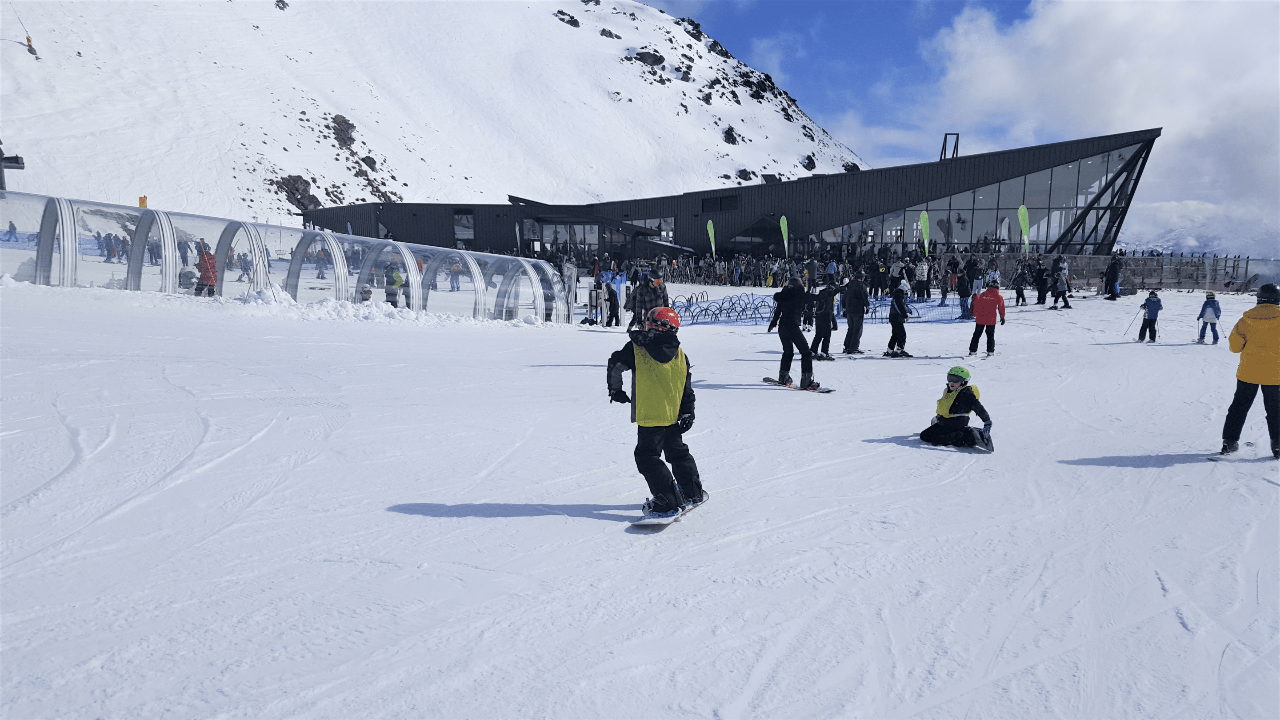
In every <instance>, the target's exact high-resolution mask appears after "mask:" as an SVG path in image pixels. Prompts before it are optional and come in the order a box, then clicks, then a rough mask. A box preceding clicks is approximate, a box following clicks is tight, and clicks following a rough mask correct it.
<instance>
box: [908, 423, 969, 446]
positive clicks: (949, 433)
mask: <svg viewBox="0 0 1280 720" xmlns="http://www.w3.org/2000/svg"><path fill="white" fill-rule="evenodd" d="M920 439H921V440H922V441H924V442H927V443H929V444H930V445H951V446H953V447H973V446H974V444H975V443H974V440H973V431H972V430H970V429H969V416H968V415H957V416H955V417H949V418H942V419H941V420H939V421H938V422H936V423H934V424H932V425H930V426H929V427H927V428H925V429H924V430H921V431H920Z"/></svg>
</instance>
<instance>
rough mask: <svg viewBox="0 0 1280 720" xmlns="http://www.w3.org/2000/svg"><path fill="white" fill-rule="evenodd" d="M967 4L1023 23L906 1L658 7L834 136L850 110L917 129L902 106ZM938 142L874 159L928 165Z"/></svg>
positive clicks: (997, 5)
mask: <svg viewBox="0 0 1280 720" xmlns="http://www.w3.org/2000/svg"><path fill="white" fill-rule="evenodd" d="M660 5H661V4H660ZM967 6H980V7H982V8H984V9H986V10H988V11H990V12H991V13H993V14H994V15H995V16H996V17H997V18H999V20H1000V21H1001V22H1004V23H1011V22H1013V21H1015V20H1018V19H1023V18H1025V17H1026V10H1027V3H1025V2H983V3H964V2H923V1H913V0H903V1H899V2H893V1H879V2H852V1H849V0H741V1H735V0H720V1H718V2H704V3H678V2H677V3H667V4H666V7H665V9H666V10H667V11H668V12H678V11H681V10H684V11H689V12H696V15H695V16H694V19H696V20H698V21H699V22H700V23H702V27H703V29H704V30H705V31H707V32H708V33H709V34H710V35H711V36H712V37H714V38H716V39H717V40H719V41H720V42H721V44H723V45H724V46H725V47H726V48H728V50H729V51H730V52H732V53H734V55H736V56H737V57H739V58H740V59H742V60H744V61H746V62H747V63H749V64H750V65H752V66H753V67H755V68H757V69H758V70H761V71H763V72H767V73H770V74H771V75H772V76H773V78H774V81H775V82H777V83H778V84H779V85H780V86H781V87H784V88H786V90H787V91H788V92H789V93H791V96H792V97H794V98H796V100H797V102H799V103H800V107H801V108H803V109H804V110H805V112H807V113H809V114H810V115H811V116H812V117H813V118H814V119H815V120H817V121H818V122H819V123H820V124H822V125H823V126H824V127H828V128H833V127H836V126H838V125H839V121H840V119H841V118H842V117H843V116H844V115H845V114H846V113H848V112H850V111H851V110H852V111H855V112H857V113H858V114H859V115H860V117H861V118H862V120H863V122H865V123H869V124H874V125H883V126H902V127H914V126H917V125H918V124H919V123H918V122H916V121H915V120H913V118H912V117H910V113H909V112H908V111H907V110H906V107H907V105H906V104H905V103H904V102H903V101H904V100H905V99H907V98H909V97H914V96H917V93H922V92H928V90H929V88H930V87H931V86H933V85H934V84H936V83H937V82H938V80H939V78H940V77H941V75H942V73H943V68H942V66H941V65H940V64H939V63H938V61H937V57H936V53H935V52H934V50H933V46H934V41H935V39H936V38H937V36H938V34H939V33H940V32H942V31H943V30H945V29H946V28H948V27H949V26H950V25H951V24H952V22H953V20H954V19H955V17H956V16H957V15H958V14H959V13H960V12H961V11H963V10H964V9H965V8H966V7H967ZM941 141H942V138H941V136H939V137H938V142H937V143H935V144H936V145H938V147H937V148H934V147H933V144H930V145H928V146H927V147H917V146H896V147H895V146H893V144H892V143H890V144H889V146H888V147H885V148H877V150H878V151H881V152H876V153H873V154H875V155H883V152H882V151H883V150H891V151H892V155H893V157H892V158H885V157H883V156H882V157H880V158H879V159H880V160H882V161H883V160H885V159H892V160H894V161H898V160H902V161H908V162H909V161H917V162H922V161H927V160H931V159H936V152H937V151H938V150H939V149H941V144H942V143H941ZM854 150H856V151H859V152H868V151H869V149H868V150H859V148H857V147H854ZM931 155H932V156H931ZM865 159H867V160H868V161H869V162H872V164H873V165H880V164H882V163H877V162H875V160H873V158H871V157H867V158H865ZM892 164H896V162H894V163H892Z"/></svg>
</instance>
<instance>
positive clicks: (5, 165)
mask: <svg viewBox="0 0 1280 720" xmlns="http://www.w3.org/2000/svg"><path fill="white" fill-rule="evenodd" d="M0 158H3V160H0V191H3V190H8V189H9V187H8V186H7V185H5V182H4V171H5V170H26V169H27V165H26V163H24V162H23V161H22V156H20V155H5V154H4V143H3V142H0Z"/></svg>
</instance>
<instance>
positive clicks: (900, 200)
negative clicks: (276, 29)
mask: <svg viewBox="0 0 1280 720" xmlns="http://www.w3.org/2000/svg"><path fill="white" fill-rule="evenodd" d="M951 137H955V144H954V146H953V147H952V148H951V156H950V157H947V156H946V155H947V150H948V148H947V144H948V140H949V139H950V138H951ZM1158 137H1160V129H1159V128H1156V129H1152V130H1142V131H1138V132H1129V133H1121V134H1117V135H1104V136H1101V137H1094V138H1088V139H1084V140H1072V141H1068V142H1060V143H1053V144H1049V145H1037V146H1033V147H1027V148H1020V149H1017V150H1004V151H1000V152H992V153H983V154H980V155H965V156H960V155H958V149H959V137H958V136H948V140H944V142H943V148H942V154H941V156H940V157H939V159H938V161H937V162H931V163H923V164H919V165H904V166H900V167H890V168H882V169H877V170H861V171H851V172H846V173H839V174H833V175H813V176H811V177H807V178H803V179H800V180H791V181H783V182H779V181H777V180H776V178H773V177H772V176H768V175H766V176H764V182H763V183H761V184H753V185H741V186H739V187H733V188H718V189H715V190H705V191H699V192H690V193H684V194H682V195H669V196H665V197H655V198H642V199H638V200H619V201H614V202H602V203H592V204H588V205H550V204H545V203H541V202H537V201H535V200H528V199H525V198H518V197H514V196H512V197H510V202H509V203H508V204H505V205H453V204H447V203H365V204H358V205H348V206H342V207H331V208H321V209H317V210H309V211H305V212H303V213H302V215H303V220H304V222H305V223H306V225H307V227H310V228H313V229H326V230H330V231H333V232H339V233H348V234H354V235H361V236H365V237H372V238H388V239H395V240H399V241H401V242H407V243H414V244H419V245H434V246H438V247H450V248H459V249H467V250H479V251H484V252H491V253H503V254H509V253H519V254H529V253H531V252H532V253H544V252H546V251H549V250H556V251H560V252H564V253H568V252H572V253H573V254H575V255H577V256H579V257H590V256H594V255H596V254H597V253H599V254H603V253H606V252H608V253H611V254H613V255H614V256H615V257H616V256H619V255H621V256H624V257H632V258H636V257H640V258H652V257H656V256H657V255H658V254H660V253H665V254H667V255H676V254H680V253H686V252H692V253H696V254H698V255H704V254H708V253H710V252H711V250H712V242H713V239H712V238H713V233H714V242H715V244H716V252H717V254H724V253H730V254H735V253H740V252H743V253H748V254H752V255H764V254H772V255H775V256H780V255H782V254H783V242H782V240H783V238H782V228H783V226H784V224H785V226H786V227H787V231H788V233H789V243H790V248H791V251H792V253H793V254H796V253H800V254H835V255H839V256H848V255H850V254H853V253H861V252H865V251H866V250H873V251H879V250H881V249H882V248H884V249H886V250H888V251H890V252H897V253H900V254H905V253H906V252H908V251H910V250H911V249H914V248H917V247H921V246H922V245H923V241H924V239H925V235H924V228H923V227H922V226H921V219H922V216H921V213H922V212H926V213H927V219H928V223H929V225H930V227H929V229H928V239H929V243H930V246H931V247H939V249H940V250H943V251H958V250H963V249H969V250H970V251H973V252H999V251H1001V250H1004V249H1010V250H1012V249H1017V248H1021V247H1022V246H1023V243H1024V242H1025V243H1026V244H1027V245H1028V247H1029V249H1030V250H1031V251H1032V252H1041V253H1054V254H1058V253H1061V254H1069V255H1109V254H1110V253H1111V252H1112V249H1113V247H1114V245H1115V242H1116V238H1117V236H1118V235H1119V233H1120V229H1121V227H1122V226H1123V225H1124V219H1125V214H1126V213H1127V212H1128V210H1129V205H1130V203H1131V202H1132V199H1133V194H1134V192H1135V191H1136V190H1137V187H1138V182H1139V180H1141V179H1142V171H1143V169H1144V168H1145V167H1146V164H1147V159H1148V158H1149V157H1150V155H1151V148H1152V146H1153V145H1154V144H1155V140H1156V138H1158ZM1023 207H1025V208H1026V215H1027V226H1028V227H1027V232H1026V236H1025V237H1024V235H1023V229H1022V223H1021V221H1020V218H1019V209H1020V208H1023ZM784 218H785V223H784Z"/></svg>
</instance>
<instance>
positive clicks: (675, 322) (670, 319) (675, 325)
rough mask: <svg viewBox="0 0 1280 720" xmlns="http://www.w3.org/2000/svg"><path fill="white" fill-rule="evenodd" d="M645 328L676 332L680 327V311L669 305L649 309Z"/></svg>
mask: <svg viewBox="0 0 1280 720" xmlns="http://www.w3.org/2000/svg"><path fill="white" fill-rule="evenodd" d="M644 326H645V329H647V330H661V331H663V332H675V331H677V330H679V329H680V313H677V312H676V311H675V310H672V309H671V308H669V307H656V308H654V309H652V310H650V311H649V317H648V318H647V319H646V320H645V324H644Z"/></svg>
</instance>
